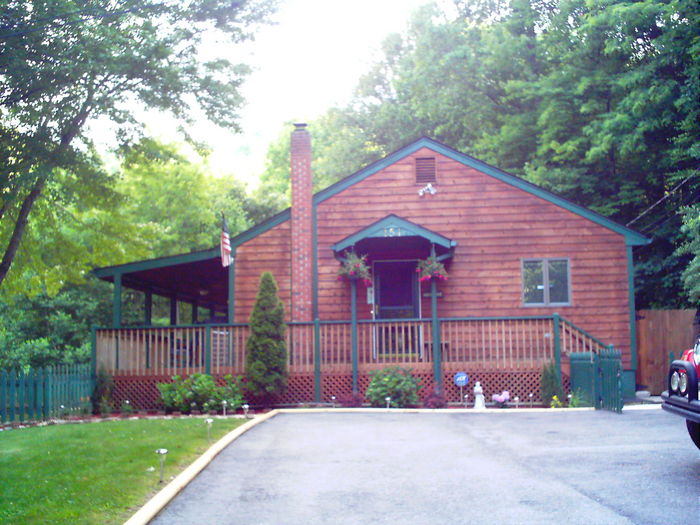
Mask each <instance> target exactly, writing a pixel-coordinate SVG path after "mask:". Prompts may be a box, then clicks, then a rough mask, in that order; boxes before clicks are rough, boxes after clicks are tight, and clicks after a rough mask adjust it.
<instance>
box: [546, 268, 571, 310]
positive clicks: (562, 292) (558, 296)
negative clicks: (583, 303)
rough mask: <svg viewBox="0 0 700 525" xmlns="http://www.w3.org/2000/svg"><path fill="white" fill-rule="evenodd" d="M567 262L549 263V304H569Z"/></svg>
mask: <svg viewBox="0 0 700 525" xmlns="http://www.w3.org/2000/svg"><path fill="white" fill-rule="evenodd" d="M568 266H569V265H568V264H567V262H566V261H549V302H550V303H568V302H569V275H568V272H567V268H568Z"/></svg>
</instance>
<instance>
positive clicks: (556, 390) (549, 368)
mask: <svg viewBox="0 0 700 525" xmlns="http://www.w3.org/2000/svg"><path fill="white" fill-rule="evenodd" d="M540 392H541V395H542V404H543V405H544V406H546V407H547V406H551V405H552V399H553V398H554V397H555V396H556V398H557V400H561V399H564V390H563V389H562V387H561V382H560V381H559V380H558V379H557V366H556V364H555V363H548V364H546V365H544V366H543V367H542V376H541V381H540Z"/></svg>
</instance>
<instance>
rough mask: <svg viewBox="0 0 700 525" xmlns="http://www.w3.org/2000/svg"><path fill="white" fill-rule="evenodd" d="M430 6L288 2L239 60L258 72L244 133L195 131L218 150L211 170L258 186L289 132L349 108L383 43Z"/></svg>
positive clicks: (247, 89)
mask: <svg viewBox="0 0 700 525" xmlns="http://www.w3.org/2000/svg"><path fill="white" fill-rule="evenodd" d="M428 2H429V0H351V1H350V0H282V3H281V5H280V9H279V11H278V13H277V15H276V16H275V20H276V21H277V22H278V23H277V25H273V26H265V27H263V29H262V30H260V31H259V32H257V33H256V37H255V41H254V42H253V43H252V44H251V45H250V46H249V47H250V52H249V53H248V54H246V55H244V56H243V57H240V61H241V62H245V63H247V64H249V65H251V66H252V67H253V68H254V72H253V73H252V74H251V75H250V76H249V77H248V78H247V80H246V81H245V83H244V85H243V94H244V96H245V98H246V100H247V104H246V106H245V107H244V108H243V110H242V113H241V121H240V123H241V127H242V130H243V131H242V133H241V134H238V135H233V134H231V133H228V132H225V131H223V130H221V129H218V128H216V127H214V126H211V125H204V124H202V125H199V126H196V127H195V128H194V129H193V130H192V131H193V132H194V134H195V136H196V138H198V139H201V138H204V139H205V140H207V141H208V142H209V143H210V145H211V146H212V147H213V148H214V151H213V154H212V157H211V159H210V164H211V166H212V168H213V169H214V170H215V171H216V172H219V173H233V175H235V176H236V178H238V179H241V180H244V181H246V182H249V183H251V184H255V183H256V178H257V176H258V175H260V173H261V172H262V171H263V169H264V161H265V154H266V152H267V147H268V145H269V143H270V142H272V141H274V140H276V139H277V137H278V136H279V134H280V133H281V131H282V127H283V124H284V123H285V122H288V121H290V120H291V121H295V122H307V121H310V120H313V119H314V118H316V117H318V116H320V115H321V114H323V113H324V112H325V111H326V110H327V109H329V108H330V107H332V106H334V105H343V104H345V103H346V102H347V101H348V100H349V99H350V97H351V95H352V92H353V90H354V88H355V87H356V85H357V81H358V80H359V77H360V76H361V75H362V74H364V73H365V72H367V71H368V70H369V68H370V66H371V65H372V64H373V63H374V62H375V61H376V60H377V59H378V58H379V56H380V55H379V49H380V45H381V43H382V41H383V40H384V38H385V37H386V36H387V35H388V34H389V33H395V32H401V31H403V30H404V28H405V27H406V24H407V22H408V20H409V18H410V15H411V13H412V12H413V11H414V10H415V9H416V8H418V7H419V6H421V5H424V4H426V3H428ZM247 47H248V46H247ZM234 60H235V61H237V60H239V57H236V59H234ZM311 131H312V133H313V130H311Z"/></svg>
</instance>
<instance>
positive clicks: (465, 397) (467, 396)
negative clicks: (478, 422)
mask: <svg viewBox="0 0 700 525" xmlns="http://www.w3.org/2000/svg"><path fill="white" fill-rule="evenodd" d="M468 405H469V394H464V408H467V406H468Z"/></svg>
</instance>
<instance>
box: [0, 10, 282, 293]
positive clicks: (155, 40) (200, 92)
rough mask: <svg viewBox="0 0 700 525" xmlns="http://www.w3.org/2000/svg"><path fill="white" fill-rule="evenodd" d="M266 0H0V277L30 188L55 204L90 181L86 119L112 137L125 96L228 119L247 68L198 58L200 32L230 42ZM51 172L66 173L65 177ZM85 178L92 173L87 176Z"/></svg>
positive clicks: (125, 114)
mask: <svg viewBox="0 0 700 525" xmlns="http://www.w3.org/2000/svg"><path fill="white" fill-rule="evenodd" d="M274 6H275V1H274V0H244V1H241V2H236V3H233V4H232V3H231V2H229V1H227V0H195V1H193V2H182V1H175V2H153V3H143V2H141V1H136V0H110V1H107V0H98V1H96V2H91V3H89V4H87V3H85V2H82V1H78V0H55V1H51V2H34V1H29V0H12V1H10V2H5V3H4V4H3V7H2V11H1V15H2V19H3V26H2V31H0V78H2V82H1V83H0V158H3V159H7V162H4V163H3V165H2V166H1V167H0V196H1V197H0V218H1V219H2V225H3V227H2V229H0V238H1V239H2V243H3V252H2V259H1V260H0V284H2V283H3V281H4V280H5V278H6V276H7V274H8V271H9V270H10V266H11V265H12V263H13V261H14V259H15V256H16V255H17V253H18V250H19V248H20V244H21V242H22V239H23V237H24V235H25V233H26V232H27V229H28V227H29V226H31V224H32V222H33V220H34V218H32V221H30V213H31V212H32V210H33V209H34V207H35V205H36V204H37V202H39V200H40V197H41V196H42V195H46V194H47V193H49V194H53V195H54V198H56V199H57V201H58V202H59V204H62V203H63V202H64V201H65V200H70V197H71V195H72V191H74V190H75V188H83V187H87V186H90V185H94V186H96V187H98V188H99V186H100V184H93V182H99V177H98V176H100V175H101V174H100V171H99V169H96V166H95V162H94V154H93V153H92V148H91V142H90V140H89V138H88V137H87V135H86V127H85V125H86V123H88V122H89V121H90V120H91V119H95V118H97V117H107V118H109V119H111V120H112V122H114V123H115V124H116V125H117V126H118V127H119V131H120V133H121V137H122V138H123V139H127V138H128V136H129V134H130V133H131V134H133V133H134V132H135V129H136V127H135V124H136V122H137V118H136V116H135V115H134V113H133V110H130V109H129V108H130V107H133V104H134V103H137V104H141V105H142V106H144V107H147V108H151V109H154V110H160V111H166V112H170V113H171V114H173V115H174V116H175V117H177V118H179V119H182V120H184V121H185V122H187V121H190V120H191V117H192V115H193V113H194V111H196V110H201V111H202V112H203V113H204V114H205V115H206V116H207V118H209V119H211V120H212V121H216V122H217V123H219V124H220V125H222V126H228V127H231V128H234V129H235V128H236V126H237V125H236V118H237V111H238V108H239V107H240V104H241V102H242V98H241V96H240V93H239V91H238V89H239V86H240V84H241V82H242V80H243V77H244V76H245V74H246V73H247V71H248V68H247V67H245V66H242V65H239V64H233V63H231V62H230V61H228V60H226V59H222V58H215V59H211V60H207V59H205V58H204V56H203V55H202V54H201V52H200V51H199V44H200V43H201V42H202V41H203V40H204V38H205V37H206V38H207V39H212V38H218V39H219V40H220V41H224V40H228V41H229V42H234V43H235V42H240V41H242V40H244V39H246V38H249V37H250V36H251V35H250V33H249V28H250V27H251V26H253V25H255V24H257V23H259V22H261V21H264V20H265V19H266V18H267V16H268V15H269V14H270V12H271V11H272V9H273V8H274ZM62 174H69V175H68V176H70V177H73V178H74V180H73V181H69V182H71V183H68V184H67V183H66V181H65V180H63V179H62ZM93 179H94V180H93Z"/></svg>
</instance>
